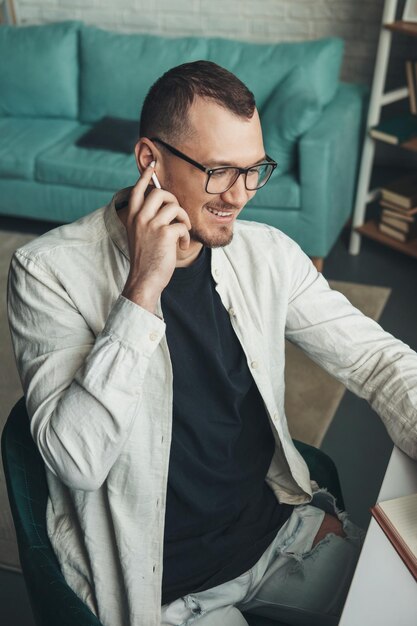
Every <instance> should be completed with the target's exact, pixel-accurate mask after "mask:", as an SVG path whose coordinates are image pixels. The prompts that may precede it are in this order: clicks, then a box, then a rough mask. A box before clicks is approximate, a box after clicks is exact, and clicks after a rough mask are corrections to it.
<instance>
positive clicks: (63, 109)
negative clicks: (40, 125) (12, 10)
mask: <svg viewBox="0 0 417 626" xmlns="http://www.w3.org/2000/svg"><path fill="white" fill-rule="evenodd" d="M78 28H79V26H78V24H77V23H76V22H63V23H59V24H48V25H44V26H24V27H16V26H0V59H2V61H1V63H0V115H2V116H3V115H10V116H14V117H58V118H70V119H75V118H76V117H77V116H78V53H77V50H78Z"/></svg>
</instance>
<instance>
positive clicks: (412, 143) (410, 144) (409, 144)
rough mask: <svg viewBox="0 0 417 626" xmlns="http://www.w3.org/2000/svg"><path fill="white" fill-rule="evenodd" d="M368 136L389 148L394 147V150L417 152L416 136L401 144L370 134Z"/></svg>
mask: <svg viewBox="0 0 417 626" xmlns="http://www.w3.org/2000/svg"><path fill="white" fill-rule="evenodd" d="M369 136H370V137H372V139H373V140H374V141H382V143H385V144H388V145H389V146H395V147H396V148H404V149H405V150H411V151H412V152H417V136H416V137H413V138H412V139H409V140H408V141H404V142H403V143H394V142H393V141H387V140H386V139H382V138H381V137H373V136H372V135H371V133H369Z"/></svg>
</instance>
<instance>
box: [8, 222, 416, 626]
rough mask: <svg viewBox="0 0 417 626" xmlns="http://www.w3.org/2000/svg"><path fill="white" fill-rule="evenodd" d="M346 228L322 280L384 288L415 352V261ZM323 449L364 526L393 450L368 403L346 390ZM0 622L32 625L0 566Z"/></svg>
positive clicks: (398, 332) (388, 311) (18, 582)
mask: <svg viewBox="0 0 417 626" xmlns="http://www.w3.org/2000/svg"><path fill="white" fill-rule="evenodd" d="M48 227H50V226H49V225H45V224H44V225H40V224H39V223H36V222H22V221H20V220H13V219H5V218H2V219H0V228H2V229H11V230H18V229H19V230H23V228H25V230H27V232H36V233H39V234H41V232H42V229H43V230H47V229H48ZM347 246H348V231H344V232H343V233H342V235H341V237H340V239H339V240H338V242H337V243H336V244H335V246H334V248H333V250H332V251H331V253H330V255H329V256H328V257H327V259H326V262H325V266H324V272H323V273H324V276H325V277H326V278H327V279H334V280H343V281H352V282H359V283H363V284H372V285H380V286H388V287H391V288H392V296H391V298H390V299H389V301H388V304H387V306H386V308H385V310H384V312H383V314H382V317H381V319H380V324H381V326H383V328H384V329H385V330H387V331H388V332H390V333H392V334H393V335H395V336H397V337H399V338H400V339H401V340H403V341H404V342H405V343H407V344H408V345H409V346H411V347H412V348H413V349H414V350H417V332H416V319H417V281H416V273H417V261H416V260H415V259H412V258H409V257H407V256H405V255H403V254H401V253H399V252H395V251H394V250H391V249H388V248H386V247H384V246H381V245H380V244H378V243H375V242H372V241H370V240H363V244H362V251H361V254H360V255H359V256H356V257H352V256H350V255H349V254H348V251H347ZM322 449H323V450H324V451H325V452H327V453H328V454H329V455H330V456H331V457H332V458H333V459H334V461H335V462H336V465H337V467H338V469H339V474H340V479H341V483H342V490H343V493H344V497H345V503H346V508H347V510H348V511H349V513H350V515H351V518H352V519H353V521H355V522H356V523H357V524H360V525H361V526H363V527H367V525H368V523H369V518H370V514H369V507H370V506H371V505H372V504H373V503H374V502H375V499H376V497H377V494H378V490H379V486H380V484H381V480H382V477H383V475H384V472H385V468H386V465H387V462H388V459H389V455H390V452H391V449H392V444H391V442H390V440H389V438H388V436H387V434H386V431H385V428H384V426H383V424H382V422H381V420H380V419H379V417H378V416H377V415H376V414H375V413H374V412H373V411H372V409H371V408H370V407H369V405H368V404H367V403H366V402H365V401H364V400H361V399H360V398H358V397H356V396H354V395H353V394H351V393H350V392H346V394H345V396H344V398H343V400H342V402H341V404H340V407H339V409H338V411H337V414H336V417H335V419H334V420H333V423H332V425H331V427H330V429H329V431H328V433H327V435H326V437H325V440H324V442H323V445H322ZM0 607H1V614H0V622H1V624H4V625H5V626H34V622H33V618H32V616H31V612H30V607H29V603H28V599H27V595H26V591H25V588H24V584H23V580H22V577H21V575H19V574H16V573H12V572H7V571H5V570H1V569H0Z"/></svg>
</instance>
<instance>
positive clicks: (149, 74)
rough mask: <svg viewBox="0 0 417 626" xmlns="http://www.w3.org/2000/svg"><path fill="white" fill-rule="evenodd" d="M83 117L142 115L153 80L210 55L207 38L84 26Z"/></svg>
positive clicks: (93, 119) (82, 63)
mask: <svg viewBox="0 0 417 626" xmlns="http://www.w3.org/2000/svg"><path fill="white" fill-rule="evenodd" d="M80 37H81V40H80V55H81V83H80V87H81V109H80V119H81V121H82V122H95V121H97V120H99V119H100V118H102V117H104V116H105V115H110V116H113V117H122V118H126V119H139V115H140V111H141V109H142V104H143V100H144V99H145V96H146V93H147V92H148V90H149V88H150V87H151V85H152V84H153V83H154V82H155V81H156V80H157V78H159V76H161V74H163V73H164V72H166V71H167V70H168V69H170V68H171V67H173V66H174V65H177V64H179V63H184V62H186V61H197V60H198V59H201V58H205V57H206V56H207V40H205V39H203V38H194V37H184V38H181V39H170V38H168V37H156V36H152V35H136V34H134V35H126V34H120V33H112V32H109V31H105V30H101V29H99V28H95V27H92V26H84V27H83V28H82V29H81V32H80Z"/></svg>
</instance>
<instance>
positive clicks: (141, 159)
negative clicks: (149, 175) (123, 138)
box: [135, 138, 157, 174]
mask: <svg viewBox="0 0 417 626" xmlns="http://www.w3.org/2000/svg"><path fill="white" fill-rule="evenodd" d="M155 152H156V149H155V146H154V145H153V144H151V142H150V141H149V139H146V138H143V139H139V141H138V142H137V144H136V146H135V158H136V165H137V167H138V170H139V172H140V173H141V174H142V173H143V170H144V169H146V168H147V167H148V165H149V163H151V161H156V160H157V155H156V154H155Z"/></svg>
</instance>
